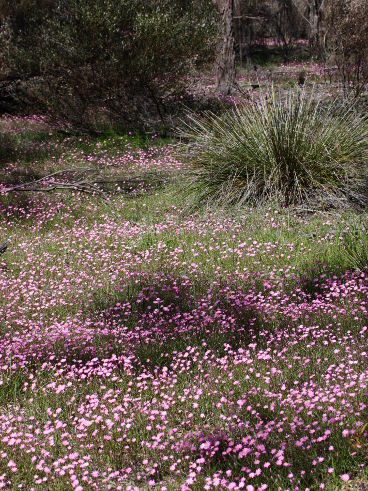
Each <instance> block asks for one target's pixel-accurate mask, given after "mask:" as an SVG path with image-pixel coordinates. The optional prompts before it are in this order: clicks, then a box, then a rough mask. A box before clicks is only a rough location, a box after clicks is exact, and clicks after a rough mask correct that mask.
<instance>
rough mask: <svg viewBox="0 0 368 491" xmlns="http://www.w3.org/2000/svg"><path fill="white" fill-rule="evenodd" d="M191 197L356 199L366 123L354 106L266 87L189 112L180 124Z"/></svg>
mask: <svg viewBox="0 0 368 491" xmlns="http://www.w3.org/2000/svg"><path fill="white" fill-rule="evenodd" d="M183 133H184V136H185V137H186V138H189V144H188V146H187V155H189V157H190V159H191V162H192V166H191V170H190V171H189V173H188V181H187V188H186V190H187V192H188V194H189V195H191V196H192V197H193V198H194V200H195V201H197V202H202V203H203V202H207V203H208V202H212V203H213V202H215V203H219V204H234V203H236V204H242V203H245V202H250V203H252V204H254V203H255V204H260V203H262V202H265V201H269V200H273V201H275V200H276V201H278V202H279V203H280V204H282V205H286V206H288V205H291V204H298V203H305V202H310V203H313V202H319V203H321V202H323V203H325V204H331V203H332V204H334V205H336V204H338V203H340V204H341V203H342V202H346V200H355V201H358V202H360V203H362V202H363V201H364V200H365V199H366V196H365V195H364V189H366V187H365V185H366V177H367V160H368V124H367V120H366V118H363V117H361V116H359V115H358V114H357V113H356V112H355V111H354V108H353V107H352V106H350V107H347V106H346V105H344V106H341V105H339V104H338V103H337V101H333V102H329V103H326V104H322V103H321V102H318V101H317V100H316V98H315V96H314V94H313V93H312V94H309V95H308V93H307V92H306V91H305V90H304V91H298V92H294V93H289V94H287V95H286V96H285V97H283V96H282V94H281V92H275V90H274V89H273V88H270V89H269V90H268V91H267V92H266V93H265V94H263V95H262V96H261V97H260V99H259V100H257V101H255V102H252V103H246V104H244V105H242V106H240V107H237V108H235V109H234V110H232V111H229V112H227V113H225V114H224V115H220V116H216V115H214V114H211V113H209V114H208V115H207V116H205V117H204V118H198V117H196V116H195V115H191V118H190V121H189V123H188V124H187V127H186V129H185V130H184V132H183Z"/></svg>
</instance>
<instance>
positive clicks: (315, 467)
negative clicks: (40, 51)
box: [0, 118, 368, 491]
mask: <svg viewBox="0 0 368 491" xmlns="http://www.w3.org/2000/svg"><path fill="white" fill-rule="evenodd" d="M1 123H2V124H3V125H5V127H6V128H7V130H8V132H10V133H11V134H12V135H13V137H14V138H16V140H17V142H18V144H19V148H20V150H19V152H20V153H18V157H17V158H16V159H14V160H12V159H11V157H9V159H8V160H7V162H6V164H4V167H3V168H2V170H1V172H2V179H1V181H2V183H3V184H2V190H4V189H5V187H6V186H7V185H8V182H9V179H10V175H11V172H10V171H11V169H13V170H14V169H18V170H19V171H20V175H22V176H23V177H22V179H23V178H24V173H26V172H27V170H28V171H29V169H32V175H35V174H38V175H40V176H44V175H49V174H50V173H52V172H55V171H56V170H60V169H65V168H69V167H70V166H71V165H74V166H83V165H85V164H86V163H89V165H91V166H95V167H96V168H97V169H99V170H100V171H101V172H102V173H103V175H104V176H115V177H116V176H121V175H124V176H129V177H132V176H137V175H138V176H142V173H146V174H147V173H149V172H156V173H159V174H160V175H161V176H165V179H163V180H162V182H163V184H162V186H160V187H151V186H149V185H147V186H146V184H147V183H145V182H143V183H142V187H141V188H140V190H139V191H140V192H137V190H136V189H133V190H131V192H128V191H127V190H126V189H120V190H119V189H115V190H114V192H113V193H111V194H109V195H108V197H107V199H101V198H100V197H99V196H96V195H93V194H85V193H81V192H78V191H75V192H70V191H67V192H64V191H55V192H53V193H37V194H33V193H18V194H17V193H9V192H7V193H5V192H4V191H3V192H2V194H1V198H0V199H1V201H0V203H1V208H0V241H3V240H4V241H5V240H7V241H8V243H9V244H8V250H7V251H6V253H4V254H3V255H1V256H0V319H1V333H0V374H1V375H0V456H1V460H0V488H1V489H26V490H33V489H34V490H69V489H74V490H77V491H81V490H89V489H96V490H105V489H114V490H115V489H121V490H140V489H161V490H165V489H166V490H177V489H182V490H203V489H206V490H209V489H233V490H236V489H246V490H247V491H252V490H265V489H269V490H286V489H290V490H291V489H293V490H297V489H299V490H306V489H309V490H317V489H327V490H335V489H343V488H344V486H348V485H349V486H350V485H351V487H349V488H348V487H346V488H345V489H360V487H359V486H360V484H361V485H362V486H363V484H362V483H364V480H365V479H366V476H367V474H366V472H367V471H366V465H367V457H368V456H367V436H368V435H367V427H366V426H365V425H366V423H367V422H368V417H367V415H368V351H367V335H368V316H367V301H368V300H367V299H368V295H367V294H368V271H367V268H366V266H367V263H366V262H365V261H366V258H367V256H366V250H365V249H366V243H367V238H366V232H365V231H364V227H363V226H362V224H364V223H365V222H366V220H367V214H366V212H364V211H363V212H362V211H360V212H359V213H358V212H356V211H355V212H354V211H349V210H345V211H337V210H335V211H330V212H317V213H314V214H310V215H309V214H305V213H304V214H302V213H299V212H297V211H295V210H293V209H292V208H287V209H281V208H278V207H274V206H267V207H263V208H261V209H257V208H254V209H253V208H250V207H244V208H243V209H242V210H239V209H237V210H236V209H227V210H226V211H225V212H224V211H214V210H212V211H211V210H207V211H203V210H202V211H197V212H194V213H189V212H188V210H187V208H186V207H185V203H181V202H180V200H179V197H180V193H179V191H180V187H181V186H180V178H181V175H182V174H183V173H184V172H186V166H185V165H184V164H183V162H181V161H179V160H178V159H177V151H176V148H174V147H173V146H172V145H171V143H170V142H159V144H158V145H157V144H156V143H157V139H156V138H150V139H148V140H147V139H144V140H142V139H140V138H132V137H131V136H129V135H127V136H126V137H117V136H116V135H111V136H106V137H105V138H99V139H97V140H96V139H92V138H89V137H73V138H71V137H65V136H64V138H61V137H60V135H59V136H58V135H57V129H55V128H54V129H53V128H51V127H48V126H47V121H46V120H44V121H43V120H42V121H40V120H39V119H36V120H35V119H32V118H29V119H28V120H27V119H24V120H22V119H15V120H14V121H12V120H11V119H9V118H8V119H6V120H3V121H2V122H1ZM40 132H42V134H43V137H42V138H40V137H39V136H38V135H39V134H40ZM46 135H48V136H47V137H46ZM155 142H156V143H155ZM28 145H30V146H31V147H32V149H33V150H32V159H30V158H29V154H28V153H27V152H24V149H25V148H26V147H27V146H28ZM27 148H28V147H27ZM28 177H29V176H28ZM30 178H31V179H33V177H32V176H31V177H30ZM4 183H5V184H4ZM148 184H149V183H148Z"/></svg>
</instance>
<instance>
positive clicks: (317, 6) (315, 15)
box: [309, 0, 323, 56]
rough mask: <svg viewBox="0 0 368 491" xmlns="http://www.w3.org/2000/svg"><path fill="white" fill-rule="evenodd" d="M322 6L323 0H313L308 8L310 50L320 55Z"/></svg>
mask: <svg viewBox="0 0 368 491" xmlns="http://www.w3.org/2000/svg"><path fill="white" fill-rule="evenodd" d="M322 8H323V0H322V1H321V0H313V1H312V2H311V4H310V10H309V25H310V33H309V42H310V46H311V48H312V50H313V51H314V52H315V53H317V54H318V55H319V56H320V55H321V52H322V44H323V43H322V41H323V39H322V35H321V34H322V33H321V21H322Z"/></svg>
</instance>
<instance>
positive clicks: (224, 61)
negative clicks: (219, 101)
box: [216, 0, 235, 95]
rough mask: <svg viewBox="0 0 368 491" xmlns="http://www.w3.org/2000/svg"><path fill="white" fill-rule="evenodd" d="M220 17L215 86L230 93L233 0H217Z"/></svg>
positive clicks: (233, 77)
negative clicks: (220, 34)
mask: <svg viewBox="0 0 368 491" xmlns="http://www.w3.org/2000/svg"><path fill="white" fill-rule="evenodd" d="M217 6H218V8H219V10H220V14H221V18H222V39H221V42H220V45H219V49H218V54H217V67H216V88H217V90H218V91H219V92H221V93H222V94H226V95H228V94H230V93H231V90H232V89H233V87H234V84H235V52H234V28H233V14H234V0H217Z"/></svg>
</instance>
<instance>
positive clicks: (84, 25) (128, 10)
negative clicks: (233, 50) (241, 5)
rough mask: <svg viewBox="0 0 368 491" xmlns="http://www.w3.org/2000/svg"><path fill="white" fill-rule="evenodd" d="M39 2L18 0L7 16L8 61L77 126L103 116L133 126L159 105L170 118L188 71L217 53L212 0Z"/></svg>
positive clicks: (42, 97)
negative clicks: (171, 100) (172, 100)
mask: <svg viewBox="0 0 368 491" xmlns="http://www.w3.org/2000/svg"><path fill="white" fill-rule="evenodd" d="M3 1H4V0H3ZM39 3H40V2H39V1H37V0H27V1H20V0H17V1H15V3H14V7H13V8H10V9H9V14H8V15H6V16H5V17H4V20H3V24H2V42H3V53H4V61H5V64H6V66H7V69H8V73H9V74H13V76H14V75H15V76H19V77H21V78H22V79H28V80H29V81H30V85H29V86H32V84H33V87H34V90H33V95H34V96H35V97H37V98H38V102H39V104H42V105H44V106H45V107H46V108H47V109H49V110H51V111H52V112H55V113H59V114H61V115H62V116H65V117H66V118H67V119H70V120H72V121H73V122H75V123H76V124H77V125H78V124H79V125H87V124H89V123H90V124H91V125H92V126H93V123H94V119H96V115H99V114H100V115H101V114H105V117H107V118H111V119H118V120H120V121H121V122H122V124H126V125H127V126H133V125H134V124H135V123H136V122H137V121H141V122H142V119H144V116H145V115H146V114H147V113H149V112H150V111H151V112H152V110H154V111H155V112H156V114H158V115H159V116H160V117H161V118H162V117H163V116H164V114H163V111H164V102H165V99H166V98H167V97H169V96H171V97H173V96H175V94H176V92H177V91H178V89H179V88H180V84H181V82H182V80H183V75H185V74H186V73H187V72H188V70H189V69H190V68H191V67H192V66H194V65H196V64H200V63H203V62H205V61H207V59H209V57H210V56H211V55H212V51H213V42H212V41H213V39H215V35H216V28H217V24H216V19H215V17H214V16H213V15H212V14H213V12H214V8H213V6H212V3H211V1H210V0H190V1H188V2H183V1H181V0H174V1H169V0H163V1H160V2H157V1H155V0H133V1H131V0H84V1H80V0H49V1H48V2H46V1H45V0H44V2H43V3H42V5H43V7H42V8H38V5H39ZM22 9H23V10H22ZM19 10H21V11H22V12H23V13H26V14H27V15H25V16H24V15H23V17H22V16H21V15H20V13H19ZM31 82H32V84H31Z"/></svg>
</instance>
